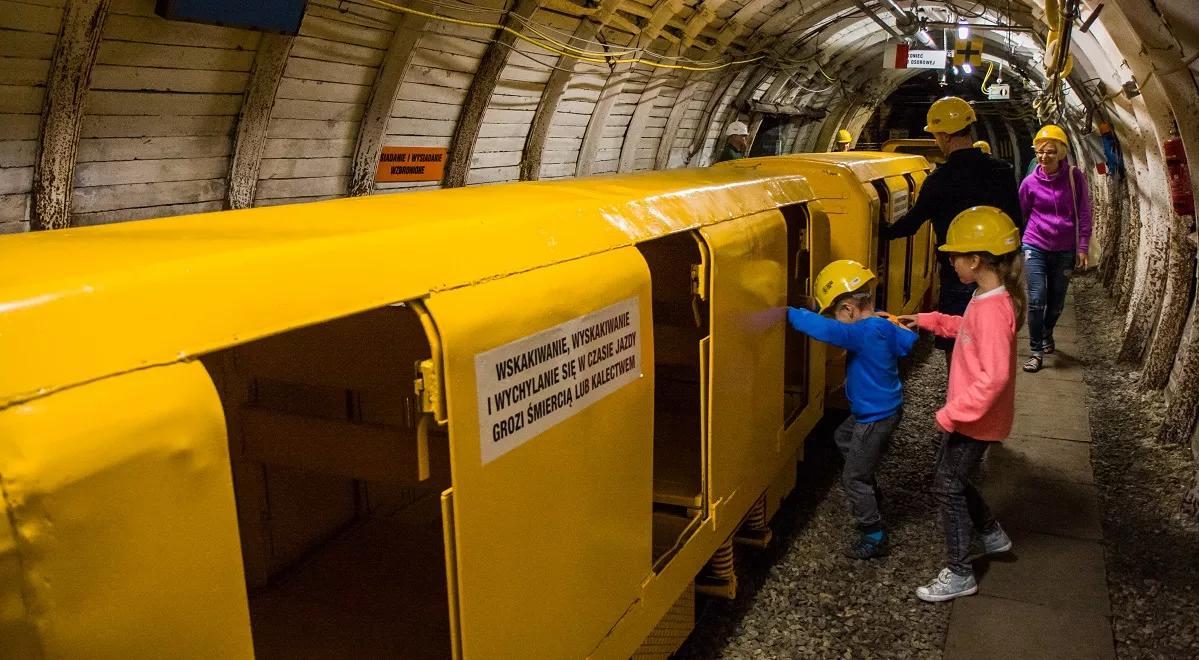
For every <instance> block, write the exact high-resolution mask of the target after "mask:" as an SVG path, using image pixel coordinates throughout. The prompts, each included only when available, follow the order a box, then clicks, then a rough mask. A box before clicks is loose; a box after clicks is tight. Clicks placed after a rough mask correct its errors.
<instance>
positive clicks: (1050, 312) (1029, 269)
mask: <svg viewBox="0 0 1199 660" xmlns="http://www.w3.org/2000/svg"><path fill="white" fill-rule="evenodd" d="M1020 249H1021V250H1023V251H1024V278H1025V280H1027V281H1028V344H1029V348H1030V349H1032V352H1033V354H1034V355H1040V354H1041V352H1042V351H1044V350H1045V347H1047V346H1052V345H1053V327H1054V326H1055V325H1057V320H1058V319H1059V318H1061V316H1062V310H1063V309H1065V307H1066V289H1067V288H1069V286H1070V273H1071V271H1073V270H1074V252H1073V251H1070V250H1067V251H1065V252H1049V251H1047V250H1042V249H1040V248H1035V247H1033V246H1031V245H1022V246H1020Z"/></svg>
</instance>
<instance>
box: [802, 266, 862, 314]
mask: <svg viewBox="0 0 1199 660" xmlns="http://www.w3.org/2000/svg"><path fill="white" fill-rule="evenodd" d="M874 280H875V277H874V273H872V272H870V269H869V268H867V267H865V266H863V265H862V264H860V263H858V262H856V261H853V260H851V259H838V260H837V261H834V262H832V263H830V264H829V265H827V266H825V267H824V268H822V269H820V274H819V275H817V276H816V302H817V303H818V304H819V305H820V313H821V314H823V313H825V312H827V311H828V310H829V308H830V307H832V306H833V303H834V302H836V300H837V297H838V296H842V295H845V294H847V293H853V292H855V291H858V290H860V289H863V288H865V287H867V286H869V285H870V284H871V283H873V282H874Z"/></svg>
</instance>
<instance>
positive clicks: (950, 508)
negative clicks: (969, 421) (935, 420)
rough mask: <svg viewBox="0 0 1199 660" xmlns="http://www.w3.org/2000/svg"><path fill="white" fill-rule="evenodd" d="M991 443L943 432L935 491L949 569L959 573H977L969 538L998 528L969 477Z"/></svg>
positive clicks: (938, 456)
mask: <svg viewBox="0 0 1199 660" xmlns="http://www.w3.org/2000/svg"><path fill="white" fill-rule="evenodd" d="M991 444H992V443H990V442H985V441H982V440H975V439H974V438H971V437H969V436H965V435H962V434H961V433H942V434H941V451H940V452H939V453H938V454H937V469H936V472H935V473H934V476H933V487H932V494H933V498H934V499H936V501H937V504H938V505H940V510H941V524H942V525H943V526H944V528H945V551H946V554H947V555H948V559H949V570H951V571H953V572H954V573H956V574H958V575H971V574H973V573H974V568H973V567H972V566H971V565H970V541H971V540H972V539H973V538H974V535H975V534H986V533H988V532H991V531H992V530H994V529H995V516H994V515H992V514H991V508H990V507H988V506H987V502H986V500H984V499H983V495H982V493H981V492H979V490H978V487H977V486H975V485H974V484H973V483H972V482H971V481H970V472H971V471H972V470H974V468H975V467H976V466H977V465H978V464H979V462H980V461H982V459H983V454H986V453H987V449H988V448H990V446H991Z"/></svg>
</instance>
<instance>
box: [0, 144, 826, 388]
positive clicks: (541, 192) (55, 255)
mask: <svg viewBox="0 0 1199 660" xmlns="http://www.w3.org/2000/svg"><path fill="white" fill-rule="evenodd" d="M811 196H812V193H811V190H810V189H809V188H808V186H807V185H806V183H805V182H804V180H803V178H802V177H799V176H796V175H795V174H794V173H785V172H780V173H776V174H772V175H769V176H761V175H755V174H754V173H752V172H741V171H729V170H724V169H719V168H703V169H690V170H678V171H671V172H662V173H652V174H641V175H626V176H613V177H594V178H587V179H579V180H571V181H563V182H530V183H519V184H505V185H497V186H483V187H474V188H464V189H456V190H438V191H428V192H417V193H406V194H404V195H376V196H372V197H360V198H350V199H338V200H330V201H327V202H317V203H310V204H299V205H291V206H273V207H263V208H255V209H246V210H241V211H226V212H221V213H210V214H200V215H192V216H181V217H176V218H169V219H161V220H148V221H139V222H130V223H121V224H113V225H106V226H99V227H83V228H78V229H68V230H62V231H54V232H35V233H29V234H19V235H9V236H3V237H0V337H3V339H4V340H3V341H2V342H0V365H3V368H2V369H0V407H3V406H5V405H9V404H11V403H14V402H18V401H24V400H28V399H31V398H33V397H36V396H39V395H41V394H45V393H48V392H53V391H56V390H60V389H63V388H66V387H71V386H72V385H77V384H79V383H83V382H87V381H90V380H95V379H97V378H102V377H104V376H108V375H112V374H116V373H122V372H125V371H128V370H130V369H137V368H143V367H146V366H150V365H157V364H169V363H171V362H176V361H179V360H181V359H185V358H187V357H190V356H195V355H199V354H203V353H207V352H210V351H213V350H217V349H220V348H224V347H228V346H231V345H234V344H237V343H241V342H245V341H248V340H251V339H255V338H259V337H263V336H266V335H269V334H273V333H276V332H280V331H282V330H286V329H290V328H295V327H298V326H302V325H307V324H311V323H315V322H319V321H320V320H322V319H326V318H332V317H336V316H343V315H346V314H350V313H353V312H355V311H360V310H364V309H371V308H374V307H379V306H382V305H385V304H388V303H391V302H395V301H398V300H412V299H416V298H420V297H421V296H424V295H427V294H428V293H429V292H431V291H441V290H447V289H452V288H456V287H461V286H467V285H469V284H471V283H474V282H478V281H481V280H485V279H492V278H495V277H502V276H504V275H508V274H512V273H518V272H523V271H526V270H530V269H533V268H538V267H541V266H544V265H547V264H552V263H558V262H561V261H567V260H570V259H576V258H578V257H580V256H583V255H586V254H592V253H595V252H602V251H604V250H610V249H614V248H616V247H620V246H623V245H630V244H633V243H635V242H637V241H641V240H646V239H648V238H651V237H653V236H659V235H662V234H665V233H669V232H672V231H678V230H682V229H686V228H691V227H698V226H702V225H705V224H710V223H713V222H719V221H723V220H728V219H731V218H735V217H740V216H742V215H746V214H747V213H753V212H757V211H760V210H764V209H769V208H775V207H778V206H782V205H786V204H791V203H796V202H801V201H804V200H807V199H810V198H811ZM530 200H537V203H535V204H532V203H530ZM347 282H352V283H353V286H347V284H346V283H347ZM82 319H87V320H88V321H87V324H86V327H82V326H81V325H80V323H81V320H82Z"/></svg>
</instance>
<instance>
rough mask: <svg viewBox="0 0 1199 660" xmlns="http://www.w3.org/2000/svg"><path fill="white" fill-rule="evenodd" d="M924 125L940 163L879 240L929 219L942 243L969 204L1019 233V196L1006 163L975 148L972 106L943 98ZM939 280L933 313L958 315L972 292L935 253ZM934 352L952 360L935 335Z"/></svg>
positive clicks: (909, 231)
mask: <svg viewBox="0 0 1199 660" xmlns="http://www.w3.org/2000/svg"><path fill="white" fill-rule="evenodd" d="M927 119H928V125H927V126H925V127H924V130H926V131H928V132H929V133H932V134H933V138H934V139H935V140H936V141H937V146H938V147H940V148H941V152H942V153H944V154H945V163H944V164H943V165H941V166H939V167H937V169H935V170H933V172H932V173H931V174H929V175H928V178H927V179H925V180H924V185H923V186H922V187H921V188H920V194H919V195H918V196H917V198H916V204H915V205H914V206H912V208H911V209H910V210H909V211H908V212H907V213H906V214H904V216H903V217H902V218H900V219H898V220H896V221H895V222H894V223H892V224H891V225H890V226H887V227H882V228H881V229H880V231H881V232H882V235H883V238H886V239H888V240H893V239H896V238H903V237H905V236H911V235H913V234H915V233H916V232H917V231H919V229H920V227H921V226H922V225H923V224H924V223H925V222H929V221H931V222H932V224H933V233H934V234H936V237H937V246H938V247H939V246H941V245H944V244H945V232H947V231H949V223H950V222H952V221H953V219H954V218H955V217H956V216H957V214H959V213H961V212H962V211H965V210H966V209H968V208H970V207H972V206H994V207H997V208H999V209H1000V210H1001V211H1003V212H1004V213H1006V214H1008V215H1009V216H1010V217H1011V218H1012V220H1013V221H1015V222H1016V224H1017V225H1018V226H1019V227H1020V229H1021V230H1023V229H1024V216H1023V214H1022V213H1021V212H1020V193H1019V189H1018V188H1017V185H1016V183H1017V182H1016V175H1015V170H1014V169H1013V168H1012V166H1011V164H1009V163H1006V162H1004V161H1002V160H999V159H998V158H994V157H993V156H990V155H988V154H984V153H983V152H982V150H980V149H978V148H976V147H975V146H974V138H973V137H972V136H971V127H972V126H973V125H974V122H975V121H977V116H976V115H975V114H974V108H972V107H970V104H969V103H967V102H966V101H965V100H963V99H960V98H958V97H956V96H948V97H945V98H943V99H940V100H938V101H937V102H936V103H933V105H932V107H930V108H929V109H928V118H927ZM937 263H938V264H939V268H938V270H939V272H940V277H941V297H940V299H939V300H938V301H937V309H938V310H939V311H941V312H944V313H946V314H957V315H961V314H963V313H965V311H966V305H967V303H969V302H970V297H971V296H972V295H973V294H974V288H975V286H974V285H973V284H962V282H961V280H959V279H958V276H957V275H956V274H955V273H954V272H953V267H952V266H951V265H950V263H949V257H948V256H947V255H946V254H945V253H943V252H938V253H937ZM935 345H936V346H937V348H940V349H942V350H944V351H945V362H946V364H948V363H949V362H950V360H951V359H952V357H953V340H952V339H943V338H941V337H938V338H937V339H936V341H935Z"/></svg>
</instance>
